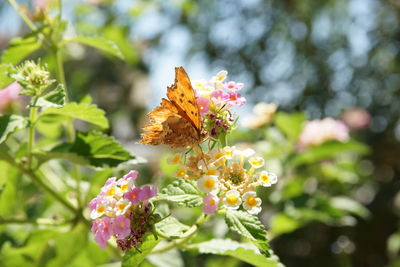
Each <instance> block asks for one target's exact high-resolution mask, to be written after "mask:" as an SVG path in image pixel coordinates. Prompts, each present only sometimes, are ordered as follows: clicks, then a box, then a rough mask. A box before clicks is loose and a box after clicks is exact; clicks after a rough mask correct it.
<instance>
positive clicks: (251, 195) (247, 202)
mask: <svg viewBox="0 0 400 267" xmlns="http://www.w3.org/2000/svg"><path fill="white" fill-rule="evenodd" d="M242 199H243V208H244V209H245V210H246V211H247V212H248V213H250V214H252V215H255V214H258V213H260V211H261V199H260V198H259V197H257V195H256V192H247V193H245V194H244V195H243V197H242Z"/></svg>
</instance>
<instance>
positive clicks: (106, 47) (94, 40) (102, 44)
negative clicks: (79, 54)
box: [67, 36, 124, 59]
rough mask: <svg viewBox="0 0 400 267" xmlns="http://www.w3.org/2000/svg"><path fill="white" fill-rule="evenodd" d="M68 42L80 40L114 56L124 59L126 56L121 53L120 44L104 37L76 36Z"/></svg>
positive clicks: (79, 41)
mask: <svg viewBox="0 0 400 267" xmlns="http://www.w3.org/2000/svg"><path fill="white" fill-rule="evenodd" d="M67 42H78V43H81V44H85V45H88V46H91V47H94V48H96V49H99V50H101V51H103V52H106V53H109V54H111V55H113V56H116V57H118V58H120V59H124V56H123V54H122V53H121V50H120V49H119V48H118V46H117V45H116V44H115V43H114V42H113V41H111V40H107V39H105V38H103V37H98V36H92V37H89V36H76V37H74V38H72V39H68V40H67Z"/></svg>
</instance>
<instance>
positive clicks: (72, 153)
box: [34, 132, 134, 167]
mask: <svg viewBox="0 0 400 267" xmlns="http://www.w3.org/2000/svg"><path fill="white" fill-rule="evenodd" d="M34 155H35V156H36V157H37V158H38V159H39V162H40V164H43V163H44V162H45V161H47V160H50V159H53V158H63V159H67V160H69V161H71V162H73V163H76V164H80V165H89V166H93V167H104V166H110V167H115V166H117V165H118V164H120V163H122V162H125V161H127V160H130V159H133V158H134V157H133V156H132V155H131V154H130V153H129V152H128V151H126V150H125V149H124V148H123V147H122V146H121V144H119V143H118V142H117V141H116V140H115V139H114V138H113V137H110V136H107V135H105V134H102V133H99V132H88V133H82V132H78V134H77V136H76V139H75V142H74V143H64V144H61V145H58V146H56V147H55V148H53V149H52V150H50V151H44V152H41V153H35V154H34Z"/></svg>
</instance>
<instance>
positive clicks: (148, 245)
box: [122, 234, 160, 267]
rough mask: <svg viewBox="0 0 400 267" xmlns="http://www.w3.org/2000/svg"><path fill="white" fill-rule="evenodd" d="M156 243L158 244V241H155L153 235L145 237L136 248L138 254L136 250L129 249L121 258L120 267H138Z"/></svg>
mask: <svg viewBox="0 0 400 267" xmlns="http://www.w3.org/2000/svg"><path fill="white" fill-rule="evenodd" d="M158 242H160V239H158V240H156V239H155V237H154V236H153V235H151V234H149V235H147V236H146V237H145V238H144V240H143V243H142V244H141V245H140V246H139V248H138V249H139V250H140V252H139V251H138V250H137V249H131V250H129V251H127V252H126V253H125V254H124V256H123V257H122V267H135V266H139V264H140V263H141V262H142V261H143V260H144V259H145V258H146V256H147V255H148V254H149V253H150V252H151V250H152V249H153V248H154V247H155V246H156V245H157V244H158Z"/></svg>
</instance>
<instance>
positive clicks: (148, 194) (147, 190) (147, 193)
mask: <svg viewBox="0 0 400 267" xmlns="http://www.w3.org/2000/svg"><path fill="white" fill-rule="evenodd" d="M156 194H157V187H156V186H150V185H146V186H143V187H142V189H141V190H140V192H139V200H140V201H142V202H143V201H147V200H149V199H150V198H152V197H154V196H155V195H156Z"/></svg>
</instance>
